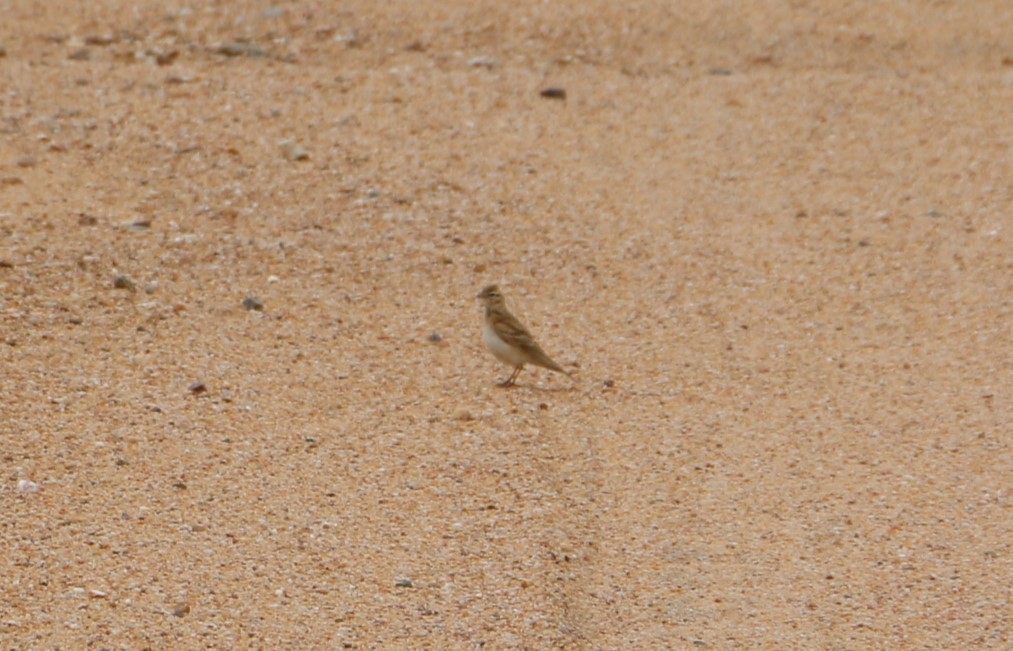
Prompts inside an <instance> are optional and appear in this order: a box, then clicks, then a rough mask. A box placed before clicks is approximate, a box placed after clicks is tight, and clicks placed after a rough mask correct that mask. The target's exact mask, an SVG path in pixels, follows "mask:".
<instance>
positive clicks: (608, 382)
mask: <svg viewBox="0 0 1013 651" xmlns="http://www.w3.org/2000/svg"><path fill="white" fill-rule="evenodd" d="M604 384H605V386H606V387H608V388H609V389H611V388H612V387H614V386H615V385H616V381H615V380H613V379H612V378H607V379H606V380H605V382H604Z"/></svg>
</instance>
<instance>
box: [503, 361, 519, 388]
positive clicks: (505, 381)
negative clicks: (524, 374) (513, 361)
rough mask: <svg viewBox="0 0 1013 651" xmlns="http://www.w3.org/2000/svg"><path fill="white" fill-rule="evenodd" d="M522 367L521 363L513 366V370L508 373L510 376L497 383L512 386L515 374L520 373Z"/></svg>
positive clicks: (515, 378)
mask: <svg viewBox="0 0 1013 651" xmlns="http://www.w3.org/2000/svg"><path fill="white" fill-rule="evenodd" d="M523 368H524V365H523V364H521V365H520V366H516V367H514V372H513V373H511V374H510V377H508V378H507V379H505V380H503V381H502V382H500V384H499V385H500V386H501V387H512V386H513V385H514V382H515V381H516V380H517V376H518V375H520V374H521V369H523Z"/></svg>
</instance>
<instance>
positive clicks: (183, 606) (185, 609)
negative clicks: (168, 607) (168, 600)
mask: <svg viewBox="0 0 1013 651" xmlns="http://www.w3.org/2000/svg"><path fill="white" fill-rule="evenodd" d="M189 613H190V604H188V603H178V604H176V607H175V608H173V609H172V615H173V617H185V616H186V615H188V614H189Z"/></svg>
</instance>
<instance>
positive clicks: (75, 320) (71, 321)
mask: <svg viewBox="0 0 1013 651" xmlns="http://www.w3.org/2000/svg"><path fill="white" fill-rule="evenodd" d="M67 323H69V324H71V325H81V324H82V323H84V319H82V318H81V317H79V316H71V317H67Z"/></svg>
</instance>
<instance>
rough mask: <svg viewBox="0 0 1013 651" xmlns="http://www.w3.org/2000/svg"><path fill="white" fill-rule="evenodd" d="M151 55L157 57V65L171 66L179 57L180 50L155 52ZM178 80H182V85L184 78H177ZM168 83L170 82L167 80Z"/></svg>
mask: <svg viewBox="0 0 1013 651" xmlns="http://www.w3.org/2000/svg"><path fill="white" fill-rule="evenodd" d="M150 54H151V55H152V56H154V57H155V63H156V64H157V65H160V66H167V65H171V64H172V62H173V61H175V60H176V57H178V56H179V50H154V51H152V52H151V53H150ZM176 78H177V79H179V80H180V81H179V82H178V83H182V82H183V78H182V77H176ZM166 81H168V80H166ZM169 83H173V82H169Z"/></svg>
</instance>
